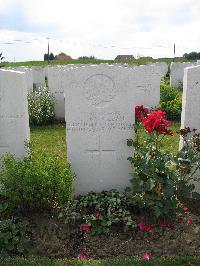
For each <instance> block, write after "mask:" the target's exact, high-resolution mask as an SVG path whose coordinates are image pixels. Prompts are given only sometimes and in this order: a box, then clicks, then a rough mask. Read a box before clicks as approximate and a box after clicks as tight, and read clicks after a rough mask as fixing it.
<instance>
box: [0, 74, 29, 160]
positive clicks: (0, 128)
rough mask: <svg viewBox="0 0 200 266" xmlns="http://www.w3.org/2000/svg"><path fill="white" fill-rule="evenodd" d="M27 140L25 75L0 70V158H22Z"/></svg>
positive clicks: (27, 118)
mask: <svg viewBox="0 0 200 266" xmlns="http://www.w3.org/2000/svg"><path fill="white" fill-rule="evenodd" d="M29 139H30V132H29V117H28V103H27V84H26V75H25V73H22V72H17V71H13V70H0V156H2V155H4V154H5V153H12V154H14V155H15V156H17V157H23V156H24V155H26V148H25V142H26V141H29Z"/></svg>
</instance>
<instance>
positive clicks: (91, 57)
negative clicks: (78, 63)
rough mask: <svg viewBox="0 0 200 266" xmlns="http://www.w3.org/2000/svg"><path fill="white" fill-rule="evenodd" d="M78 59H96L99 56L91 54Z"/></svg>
mask: <svg viewBox="0 0 200 266" xmlns="http://www.w3.org/2000/svg"><path fill="white" fill-rule="evenodd" d="M78 59H79V60H95V59H97V58H96V57H94V56H93V55H91V56H80V57H79V58H78Z"/></svg>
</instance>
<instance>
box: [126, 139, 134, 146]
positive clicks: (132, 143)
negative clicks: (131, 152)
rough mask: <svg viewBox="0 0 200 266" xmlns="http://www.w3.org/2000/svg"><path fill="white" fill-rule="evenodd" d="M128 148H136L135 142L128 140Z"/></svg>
mask: <svg viewBox="0 0 200 266" xmlns="http://www.w3.org/2000/svg"><path fill="white" fill-rule="evenodd" d="M127 146H128V147H132V146H134V141H133V140H132V139H127Z"/></svg>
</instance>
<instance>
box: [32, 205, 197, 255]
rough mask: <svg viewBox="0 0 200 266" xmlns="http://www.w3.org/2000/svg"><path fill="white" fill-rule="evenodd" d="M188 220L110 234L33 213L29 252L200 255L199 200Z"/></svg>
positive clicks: (43, 253) (192, 208) (45, 253)
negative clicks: (96, 233)
mask: <svg viewBox="0 0 200 266" xmlns="http://www.w3.org/2000/svg"><path fill="white" fill-rule="evenodd" d="M189 205H190V206H189V209H190V210H191V211H192V212H189V213H188V216H187V220H188V219H189V220H188V222H186V220H185V221H183V222H180V221H179V222H174V224H173V226H172V225H171V226H168V227H167V226H164V227H163V228H162V229H161V228H159V227H158V226H154V230H153V231H152V232H143V231H141V230H139V228H138V229H136V230H135V231H134V232H133V231H132V232H127V233H124V232H122V230H121V228H120V227H119V228H115V229H113V231H112V232H111V233H110V234H107V235H101V236H91V235H90V234H89V233H83V232H81V231H80V226H76V227H75V226H70V225H66V224H64V223H63V222H62V221H61V220H58V219H57V218H54V217H52V215H50V214H47V213H45V214H40V215H32V216H29V217H28V218H27V219H28V221H29V223H30V227H31V231H30V238H31V241H30V243H29V244H28V246H27V250H28V255H33V256H41V257H48V258H73V257H76V256H77V255H78V254H79V253H80V252H82V251H84V253H86V254H87V255H88V256H90V257H92V258H96V259H98V258H101V259H105V258H123V257H130V256H139V257H141V256H142V254H143V253H144V252H148V253H150V254H151V255H152V256H153V257H158V256H178V255H195V256H200V215H199V213H197V211H199V210H200V208H199V207H200V203H199V202H197V201H196V202H193V201H191V202H190V204H189Z"/></svg>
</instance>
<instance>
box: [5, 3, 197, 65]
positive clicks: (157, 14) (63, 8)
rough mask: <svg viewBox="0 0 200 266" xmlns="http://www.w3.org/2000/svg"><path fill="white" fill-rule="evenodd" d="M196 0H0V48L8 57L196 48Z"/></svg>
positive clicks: (158, 53)
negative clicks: (48, 46)
mask: <svg viewBox="0 0 200 266" xmlns="http://www.w3.org/2000/svg"><path fill="white" fill-rule="evenodd" d="M199 29H200V1H199V0H166V1H163V0H0V52H1V51H2V52H3V54H4V56H5V57H6V60H9V61H14V60H15V61H27V60H43V55H44V53H45V52H47V39H46V38H47V37H49V38H50V40H49V41H50V51H51V52H53V53H54V55H55V54H58V53H59V52H61V51H62V52H65V53H66V54H69V55H71V56H72V58H77V57H79V56H83V55H87V56H90V55H94V56H95V57H97V58H102V59H114V58H115V57H116V56H117V55H118V54H133V55H134V56H135V57H137V56H152V57H154V58H157V57H172V56H173V44H174V43H176V55H177V56H181V55H183V53H185V52H191V51H199V52H200V30H199Z"/></svg>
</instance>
